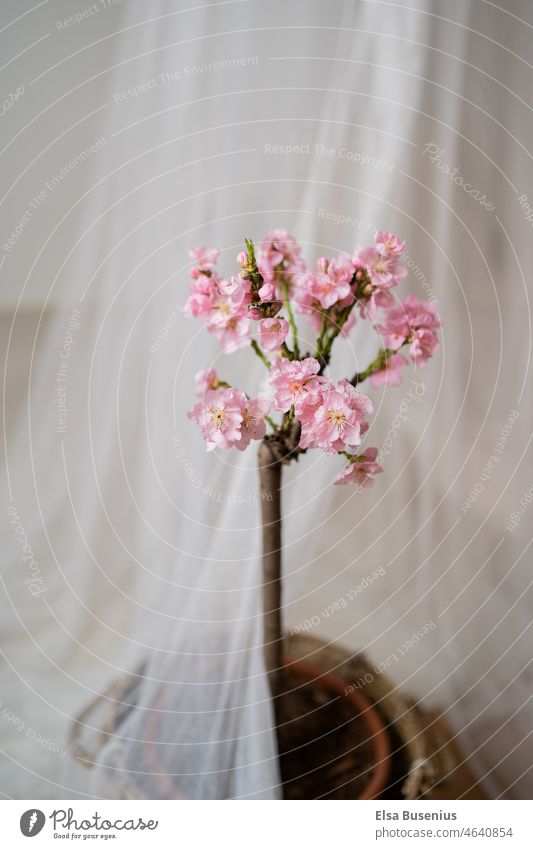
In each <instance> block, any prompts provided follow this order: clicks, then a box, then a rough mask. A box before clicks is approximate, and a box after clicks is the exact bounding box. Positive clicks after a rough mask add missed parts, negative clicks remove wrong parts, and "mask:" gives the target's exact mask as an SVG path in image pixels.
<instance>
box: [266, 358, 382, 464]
mask: <svg viewBox="0 0 533 849" xmlns="http://www.w3.org/2000/svg"><path fill="white" fill-rule="evenodd" d="M319 371H320V363H319V362H318V360H316V359H314V358H313V357H306V359H304V360H301V361H292V362H290V361H289V360H286V359H284V358H280V359H279V360H278V361H277V362H276V363H275V364H274V365H273V367H272V370H271V374H270V378H269V383H270V386H271V388H272V393H273V406H274V408H275V409H276V410H279V411H280V412H282V413H283V412H287V411H288V410H290V409H291V407H294V412H295V415H296V416H297V418H298V419H299V420H300V423H301V437H300V448H321V449H322V450H323V451H325V452H326V453H327V454H335V453H337V452H339V451H345V450H346V449H347V448H350V447H354V446H356V445H359V444H360V442H361V436H362V434H363V433H364V432H365V430H367V428H368V422H367V420H366V419H367V417H368V416H369V415H370V414H371V412H372V402H371V400H370V398H367V396H366V395H362V394H361V393H360V392H357V390H356V389H354V387H353V386H351V385H350V384H349V383H348V381H347V380H339V381H338V382H337V383H331V381H329V380H327V379H326V378H325V377H322V376H320V375H319Z"/></svg>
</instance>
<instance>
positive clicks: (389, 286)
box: [185, 230, 440, 695]
mask: <svg viewBox="0 0 533 849" xmlns="http://www.w3.org/2000/svg"><path fill="white" fill-rule="evenodd" d="M403 248H404V243H403V242H401V241H400V240H399V239H398V238H397V237H396V236H393V235H392V234H390V233H385V232H376V234H375V237H374V245H372V246H369V247H365V248H357V249H356V251H355V253H354V254H353V255H350V254H348V253H341V254H340V255H339V256H337V257H335V258H333V259H328V258H326V257H320V259H319V260H318V261H317V263H316V266H315V267H314V268H313V267H311V266H308V265H307V264H306V262H305V261H304V259H303V257H302V255H301V248H300V246H299V245H298V243H297V242H296V240H295V239H294V238H293V237H292V236H291V235H290V234H289V233H287V231H286V230H272V231H270V232H268V233H267V234H266V235H265V236H264V237H263V239H262V240H261V241H260V243H259V246H258V247H257V249H256V248H255V246H254V244H253V242H251V241H249V240H246V250H244V251H242V252H241V253H239V255H238V257H237V262H238V265H239V267H240V270H239V272H238V273H237V274H235V275H234V276H232V277H229V278H227V277H222V276H221V275H220V274H219V273H218V272H217V270H216V261H217V257H218V251H216V250H213V249H209V248H204V247H200V248H195V249H194V250H192V251H191V252H190V256H191V259H192V260H193V265H192V268H191V269H190V275H191V277H192V279H193V284H192V291H191V294H190V296H189V298H188V300H187V303H186V305H185V312H186V314H187V315H190V316H193V317H195V318H199V319H200V320H201V321H202V322H204V324H205V326H206V328H207V331H208V332H209V333H212V334H213V335H214V336H215V337H216V338H217V339H218V341H219V342H220V345H221V347H222V350H223V351H224V352H225V353H227V354H231V353H232V352H234V351H237V350H239V349H240V348H246V347H249V348H252V349H253V351H254V352H255V354H256V355H257V356H258V357H259V358H260V359H261V360H262V362H263V363H264V365H265V367H266V370H267V379H266V382H265V387H264V389H263V391H261V392H260V393H259V394H258V395H257V396H256V397H249V396H248V395H247V394H246V393H245V392H244V391H243V390H241V389H239V388H237V387H235V386H230V385H229V384H228V383H227V382H226V381H225V380H223V379H221V378H219V376H218V375H217V373H216V372H215V371H214V370H213V369H211V368H210V369H207V370H205V371H202V372H199V374H198V375H197V376H196V383H197V396H198V398H199V400H198V402H197V403H196V404H195V406H194V407H193V408H192V410H190V412H189V413H188V415H189V417H190V418H191V419H192V420H193V421H194V422H195V423H196V424H197V425H198V427H199V428H200V432H201V434H202V436H203V438H204V440H205V441H206V443H207V450H208V451H211V450H213V449H215V448H219V449H227V448H232V447H235V448H237V449H238V450H240V451H243V450H244V449H245V448H247V447H248V446H249V444H250V442H251V441H252V440H258V441H259V442H260V448H259V472H260V478H261V487H262V492H263V493H266V494H268V498H263V500H262V513H263V573H264V614H265V615H264V637H265V659H266V666H267V671H268V674H269V679H270V684H271V688H272V690H273V694H274V695H278V694H279V693H280V692H281V674H282V654H281V645H282V638H281V633H282V632H281V613H280V610H281V581H280V571H281V546H282V542H281V504H280V487H281V469H282V465H283V464H286V463H289V462H291V460H295V459H298V456H299V455H300V454H303V453H305V452H306V451H307V450H308V449H311V448H315V449H318V450H320V451H324V452H325V453H326V454H333V455H334V454H337V455H339V456H340V457H342V458H343V459H344V460H345V465H344V467H343V468H342V469H341V471H340V473H339V474H338V475H337V477H336V479H335V483H336V484H347V483H354V484H356V485H357V487H358V488H363V487H368V486H371V485H372V484H373V480H374V475H376V474H378V473H379V472H381V471H382V468H381V466H380V465H379V464H378V463H377V462H376V458H377V449H376V448H374V447H365V446H363V445H362V442H363V438H364V435H365V432H366V431H367V430H368V419H369V416H370V415H371V413H372V409H373V408H372V402H371V400H370V398H369V397H368V396H367V395H365V394H363V393H362V392H360V391H359V385H360V384H361V383H363V381H365V380H369V382H370V384H371V385H372V386H374V387H377V386H379V385H382V384H387V385H389V386H398V385H399V384H400V383H401V382H402V372H403V369H404V368H405V367H406V366H407V365H408V363H409V361H411V362H412V363H414V364H416V365H417V366H421V365H423V364H424V363H425V362H426V361H427V360H428V359H429V358H430V357H431V356H432V354H433V353H434V352H435V350H436V348H437V346H438V344H439V343H438V338H437V328H438V327H439V326H440V322H439V320H438V317H437V310H436V305H435V304H433V303H429V302H425V301H421V300H419V299H418V298H416V297H414V296H413V295H409V296H408V297H406V298H405V300H403V301H400V300H398V298H397V297H396V294H395V289H396V286H397V285H398V283H399V282H400V280H401V279H402V278H403V277H405V275H406V273H407V271H406V269H405V267H404V266H403V265H402V263H401V259H400V257H401V253H402V251H403ZM296 315H299V316H304V317H305V320H307V321H308V322H310V324H311V326H312V328H313V330H314V332H315V333H316V343H315V345H314V350H312V351H302V349H301V340H300V338H299V332H298V326H297V324H296V318H295V316H296ZM358 319H359V320H364V321H368V322H370V323H371V324H372V326H373V327H374V328H375V330H376V332H377V334H378V337H379V340H380V342H381V346H380V347H379V350H378V352H377V354H376V356H375V358H374V359H373V360H372V362H371V363H370V364H369V365H368V367H367V368H366V369H365V370H364V371H362V372H356V373H355V374H353V375H352V376H351V377H349V378H343V379H341V380H334V379H333V378H332V377H331V375H330V373H329V364H330V359H331V352H332V347H333V343H334V342H335V340H336V339H337V337H339V336H340V337H343V336H344V337H345V336H347V335H348V333H349V332H350V330H351V328H352V327H353V325H354V324H355V322H356V321H357V320H358ZM400 352H402V353H400ZM346 461H347V462H346Z"/></svg>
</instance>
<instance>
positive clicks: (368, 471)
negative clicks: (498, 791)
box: [335, 448, 383, 488]
mask: <svg viewBox="0 0 533 849" xmlns="http://www.w3.org/2000/svg"><path fill="white" fill-rule="evenodd" d="M377 454H378V449H377V448H367V450H366V451H365V452H364V454H360V455H359V457H358V458H357V459H356V460H354V461H353V462H351V463H350V465H349V466H346V467H345V468H344V469H343V470H342V472H340V473H339V474H338V475H337V477H336V478H335V484H336V485H337V486H339V485H341V486H344V485H345V484H347V483H356V484H357V485H358V486H359V487H361V488H363V487H366V488H369V487H371V486H373V485H374V475H378V474H379V473H380V472H382V471H383V469H382V468H381V466H380V465H379V463H376V457H377Z"/></svg>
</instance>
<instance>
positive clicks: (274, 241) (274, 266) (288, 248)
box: [257, 229, 304, 294]
mask: <svg viewBox="0 0 533 849" xmlns="http://www.w3.org/2000/svg"><path fill="white" fill-rule="evenodd" d="M300 253H301V247H300V245H299V244H298V242H297V241H296V239H295V238H294V236H291V234H290V233H289V232H288V231H287V230H282V229H277V230H269V231H268V233H265V235H264V236H263V238H262V239H261V242H260V244H259V248H258V251H257V267H258V268H259V271H260V273H261V276H262V278H263V280H264V281H265V283H273V282H275V278H276V274H278V275H279V274H282V275H283V276H284V277H285V278H286V282H287V283H288V284H290V283H291V282H292V281H291V279H290V278H291V277H292V276H293V275H294V274H295V273H296V272H299V271H302V270H303V268H304V262H303V260H302V258H301V257H300ZM280 294H281V293H280Z"/></svg>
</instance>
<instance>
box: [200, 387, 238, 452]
mask: <svg viewBox="0 0 533 849" xmlns="http://www.w3.org/2000/svg"><path fill="white" fill-rule="evenodd" d="M187 416H188V417H189V418H190V419H191V420H192V421H194V422H196V424H197V425H198V426H199V428H200V432H201V434H202V436H203V438H204V439H205V441H206V442H207V450H208V451H212V450H213V449H214V448H231V446H232V445H235V444H236V443H237V442H238V441H239V440H240V439H241V425H242V422H243V414H242V403H241V400H240V397H239V395H238V390H234V389H220V390H219V391H218V392H210V393H209V394H208V395H207V396H206V397H205V398H204V399H203V400H202V401H199V402H198V403H197V404H195V405H194V407H193V408H192V410H189V412H188V413H187Z"/></svg>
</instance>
